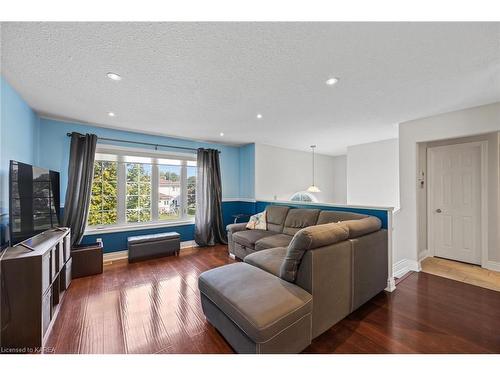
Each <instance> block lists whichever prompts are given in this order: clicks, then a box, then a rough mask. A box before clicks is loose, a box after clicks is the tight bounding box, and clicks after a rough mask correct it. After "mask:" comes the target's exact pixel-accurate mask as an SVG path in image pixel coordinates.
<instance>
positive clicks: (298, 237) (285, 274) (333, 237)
mask: <svg viewBox="0 0 500 375" xmlns="http://www.w3.org/2000/svg"><path fill="white" fill-rule="evenodd" d="M348 238H349V229H348V226H346V225H341V224H337V223H330V224H323V225H315V226H310V227H308V228H304V229H301V230H299V231H298V232H297V233H296V234H295V235H294V236H293V239H292V242H290V245H288V248H287V252H286V256H285V259H284V260H283V263H282V264H281V268H280V277H281V278H282V279H283V280H286V281H289V282H294V281H295V278H296V276H297V270H298V268H299V265H300V262H301V260H302V257H303V256H304V253H305V252H306V251H308V250H310V249H315V248H318V247H323V246H328V245H332V244H335V243H337V242H341V241H344V240H346V239H348Z"/></svg>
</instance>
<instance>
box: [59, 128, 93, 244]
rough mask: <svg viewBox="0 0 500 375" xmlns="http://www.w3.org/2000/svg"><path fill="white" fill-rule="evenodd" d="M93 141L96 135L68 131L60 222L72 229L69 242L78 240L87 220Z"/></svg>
mask: <svg viewBox="0 0 500 375" xmlns="http://www.w3.org/2000/svg"><path fill="white" fill-rule="evenodd" d="M96 144H97V136H96V135H95V134H85V135H82V134H78V133H72V134H71V146H70V154H69V167H68V187H67V189H66V199H65V201H64V219H63V224H64V226H65V227H69V228H71V244H72V245H77V244H79V243H80V241H81V240H82V237H83V232H84V231H85V225H86V223H87V216H88V213H89V206H90V194H91V192H92V177H93V174H94V159H95V148H96Z"/></svg>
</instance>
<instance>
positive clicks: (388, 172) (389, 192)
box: [347, 138, 399, 209]
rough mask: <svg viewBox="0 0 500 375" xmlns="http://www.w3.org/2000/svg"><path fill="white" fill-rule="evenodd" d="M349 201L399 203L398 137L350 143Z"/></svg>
mask: <svg viewBox="0 0 500 375" xmlns="http://www.w3.org/2000/svg"><path fill="white" fill-rule="evenodd" d="M347 204H349V205H365V206H386V207H394V208H396V209H397V208H398V207H399V146H398V139H397V138H396V139H386V140H383V141H379V142H372V143H365V144H361V145H355V146H349V147H347Z"/></svg>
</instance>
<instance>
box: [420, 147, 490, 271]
mask: <svg viewBox="0 0 500 375" xmlns="http://www.w3.org/2000/svg"><path fill="white" fill-rule="evenodd" d="M486 149H487V142H470V143H460V144H453V145H445V146H436V147H429V148H428V149H427V172H428V185H427V197H428V199H427V204H428V206H427V215H428V217H427V222H428V231H427V233H428V245H429V255H431V256H437V257H441V258H446V259H452V260H458V261H461V262H466V263H471V264H477V265H481V263H482V253H483V248H485V246H486V241H487V215H486V210H487V206H486V202H487V190H486V189H487V174H486V170H487V169H486V163H487V153H486V151H487V150H486Z"/></svg>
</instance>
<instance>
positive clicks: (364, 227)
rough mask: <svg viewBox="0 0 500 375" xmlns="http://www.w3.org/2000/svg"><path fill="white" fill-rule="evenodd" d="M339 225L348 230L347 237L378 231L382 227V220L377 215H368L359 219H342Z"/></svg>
mask: <svg viewBox="0 0 500 375" xmlns="http://www.w3.org/2000/svg"><path fill="white" fill-rule="evenodd" d="M339 225H342V226H343V227H345V228H346V229H347V230H348V232H349V238H356V237H361V236H364V235H365V234H368V233H372V232H376V231H378V230H379V229H380V228H381V227H382V222H381V221H380V219H379V218H378V217H375V216H368V217H365V218H363V219H359V220H346V221H342V222H340V223H339Z"/></svg>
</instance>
